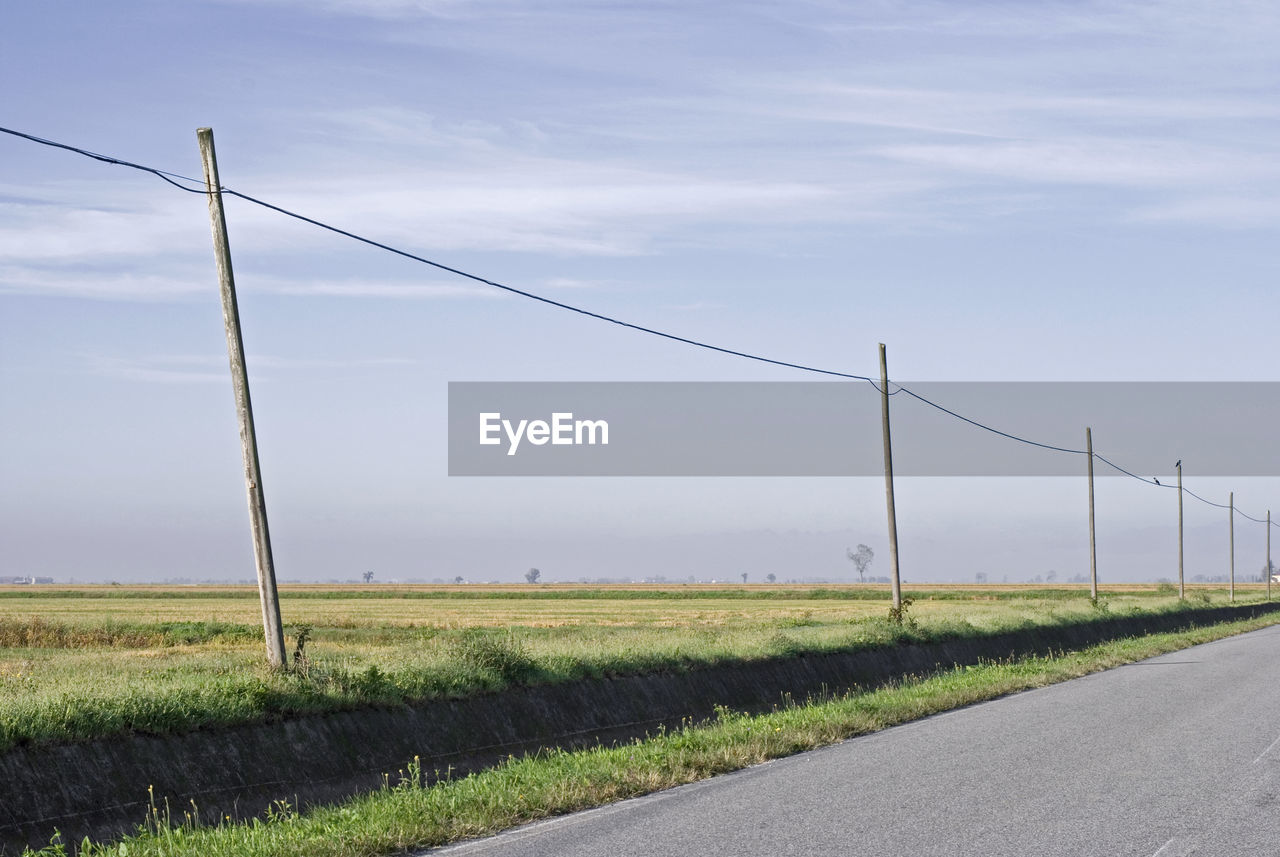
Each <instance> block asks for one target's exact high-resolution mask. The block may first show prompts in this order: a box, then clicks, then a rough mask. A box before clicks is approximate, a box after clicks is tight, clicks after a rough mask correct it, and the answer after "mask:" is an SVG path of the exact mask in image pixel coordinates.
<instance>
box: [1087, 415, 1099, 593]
mask: <svg viewBox="0 0 1280 857" xmlns="http://www.w3.org/2000/svg"><path fill="white" fill-rule="evenodd" d="M1084 448H1085V452H1086V454H1087V455H1088V456H1089V596H1090V597H1091V598H1093V600H1094V601H1097V600H1098V540H1097V534H1096V532H1095V530H1094V528H1093V429H1092V428H1090V427H1088V426H1085V429H1084Z"/></svg>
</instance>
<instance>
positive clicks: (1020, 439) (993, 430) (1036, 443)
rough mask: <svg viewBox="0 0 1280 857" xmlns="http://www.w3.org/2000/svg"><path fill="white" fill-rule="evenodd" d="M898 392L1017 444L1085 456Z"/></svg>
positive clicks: (907, 392)
mask: <svg viewBox="0 0 1280 857" xmlns="http://www.w3.org/2000/svg"><path fill="white" fill-rule="evenodd" d="M898 392H899V393H906V394H907V395H908V396H910V397H911V398H913V399H918V400H919V401H921V402H924V403H925V404H926V405H929V406H930V407H933V408H937V409H938V410H940V411H942V412H943V413H946V414H950V415H951V416H953V417H955V418H956V419H958V420H964V421H965V422H967V423H968V424H969V425H971V426H977V427H978V428H980V429H983V430H985V431H989V432H991V433H992V434H998V435H1000V436H1001V437H1007V438H1009V439H1010V440H1016V441H1018V443H1025V444H1028V445H1029V446H1038V447H1040V448H1041V449H1051V450H1054V451H1055V452H1069V453H1071V454H1073V455H1085V454H1086V453H1085V451H1084V450H1083V449H1067V448H1066V447H1062V446H1053V445H1052V444H1048V443H1040V442H1039V441H1036V440H1029V439H1027V438H1025V437H1019V436H1018V435H1016V434H1009V433H1008V432H1007V431H1001V430H1000V429H998V428H992V427H991V426H989V425H986V424H984V423H980V422H978V421H977V420H971V419H969V418H968V417H966V416H962V415H960V414H957V413H956V412H955V411H953V410H950V409H948V408H944V407H943V406H942V405H939V404H938V403H937V402H932V401H930V400H928V399H926V398H925V397H924V396H921V395H920V394H919V393H914V392H912V391H911V390H909V389H907V388H906V387H899V388H898Z"/></svg>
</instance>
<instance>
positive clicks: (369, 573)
mask: <svg viewBox="0 0 1280 857" xmlns="http://www.w3.org/2000/svg"><path fill="white" fill-rule="evenodd" d="M360 576H361V577H363V578H364V582H365V583H373V572H372V571H366V572H365V573H364V574H362V575H360Z"/></svg>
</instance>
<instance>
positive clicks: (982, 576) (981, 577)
mask: <svg viewBox="0 0 1280 857" xmlns="http://www.w3.org/2000/svg"><path fill="white" fill-rule="evenodd" d="M973 582H974V583H986V582H987V573H986V572H985V571H980V572H978V573H977V574H975V575H974V576H973Z"/></svg>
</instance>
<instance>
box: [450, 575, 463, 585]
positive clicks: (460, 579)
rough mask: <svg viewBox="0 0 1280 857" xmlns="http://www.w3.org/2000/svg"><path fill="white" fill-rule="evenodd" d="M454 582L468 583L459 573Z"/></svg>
mask: <svg viewBox="0 0 1280 857" xmlns="http://www.w3.org/2000/svg"><path fill="white" fill-rule="evenodd" d="M453 582H454V583H466V581H465V580H463V579H462V575H458V576H457V577H455V578H454V579H453Z"/></svg>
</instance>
